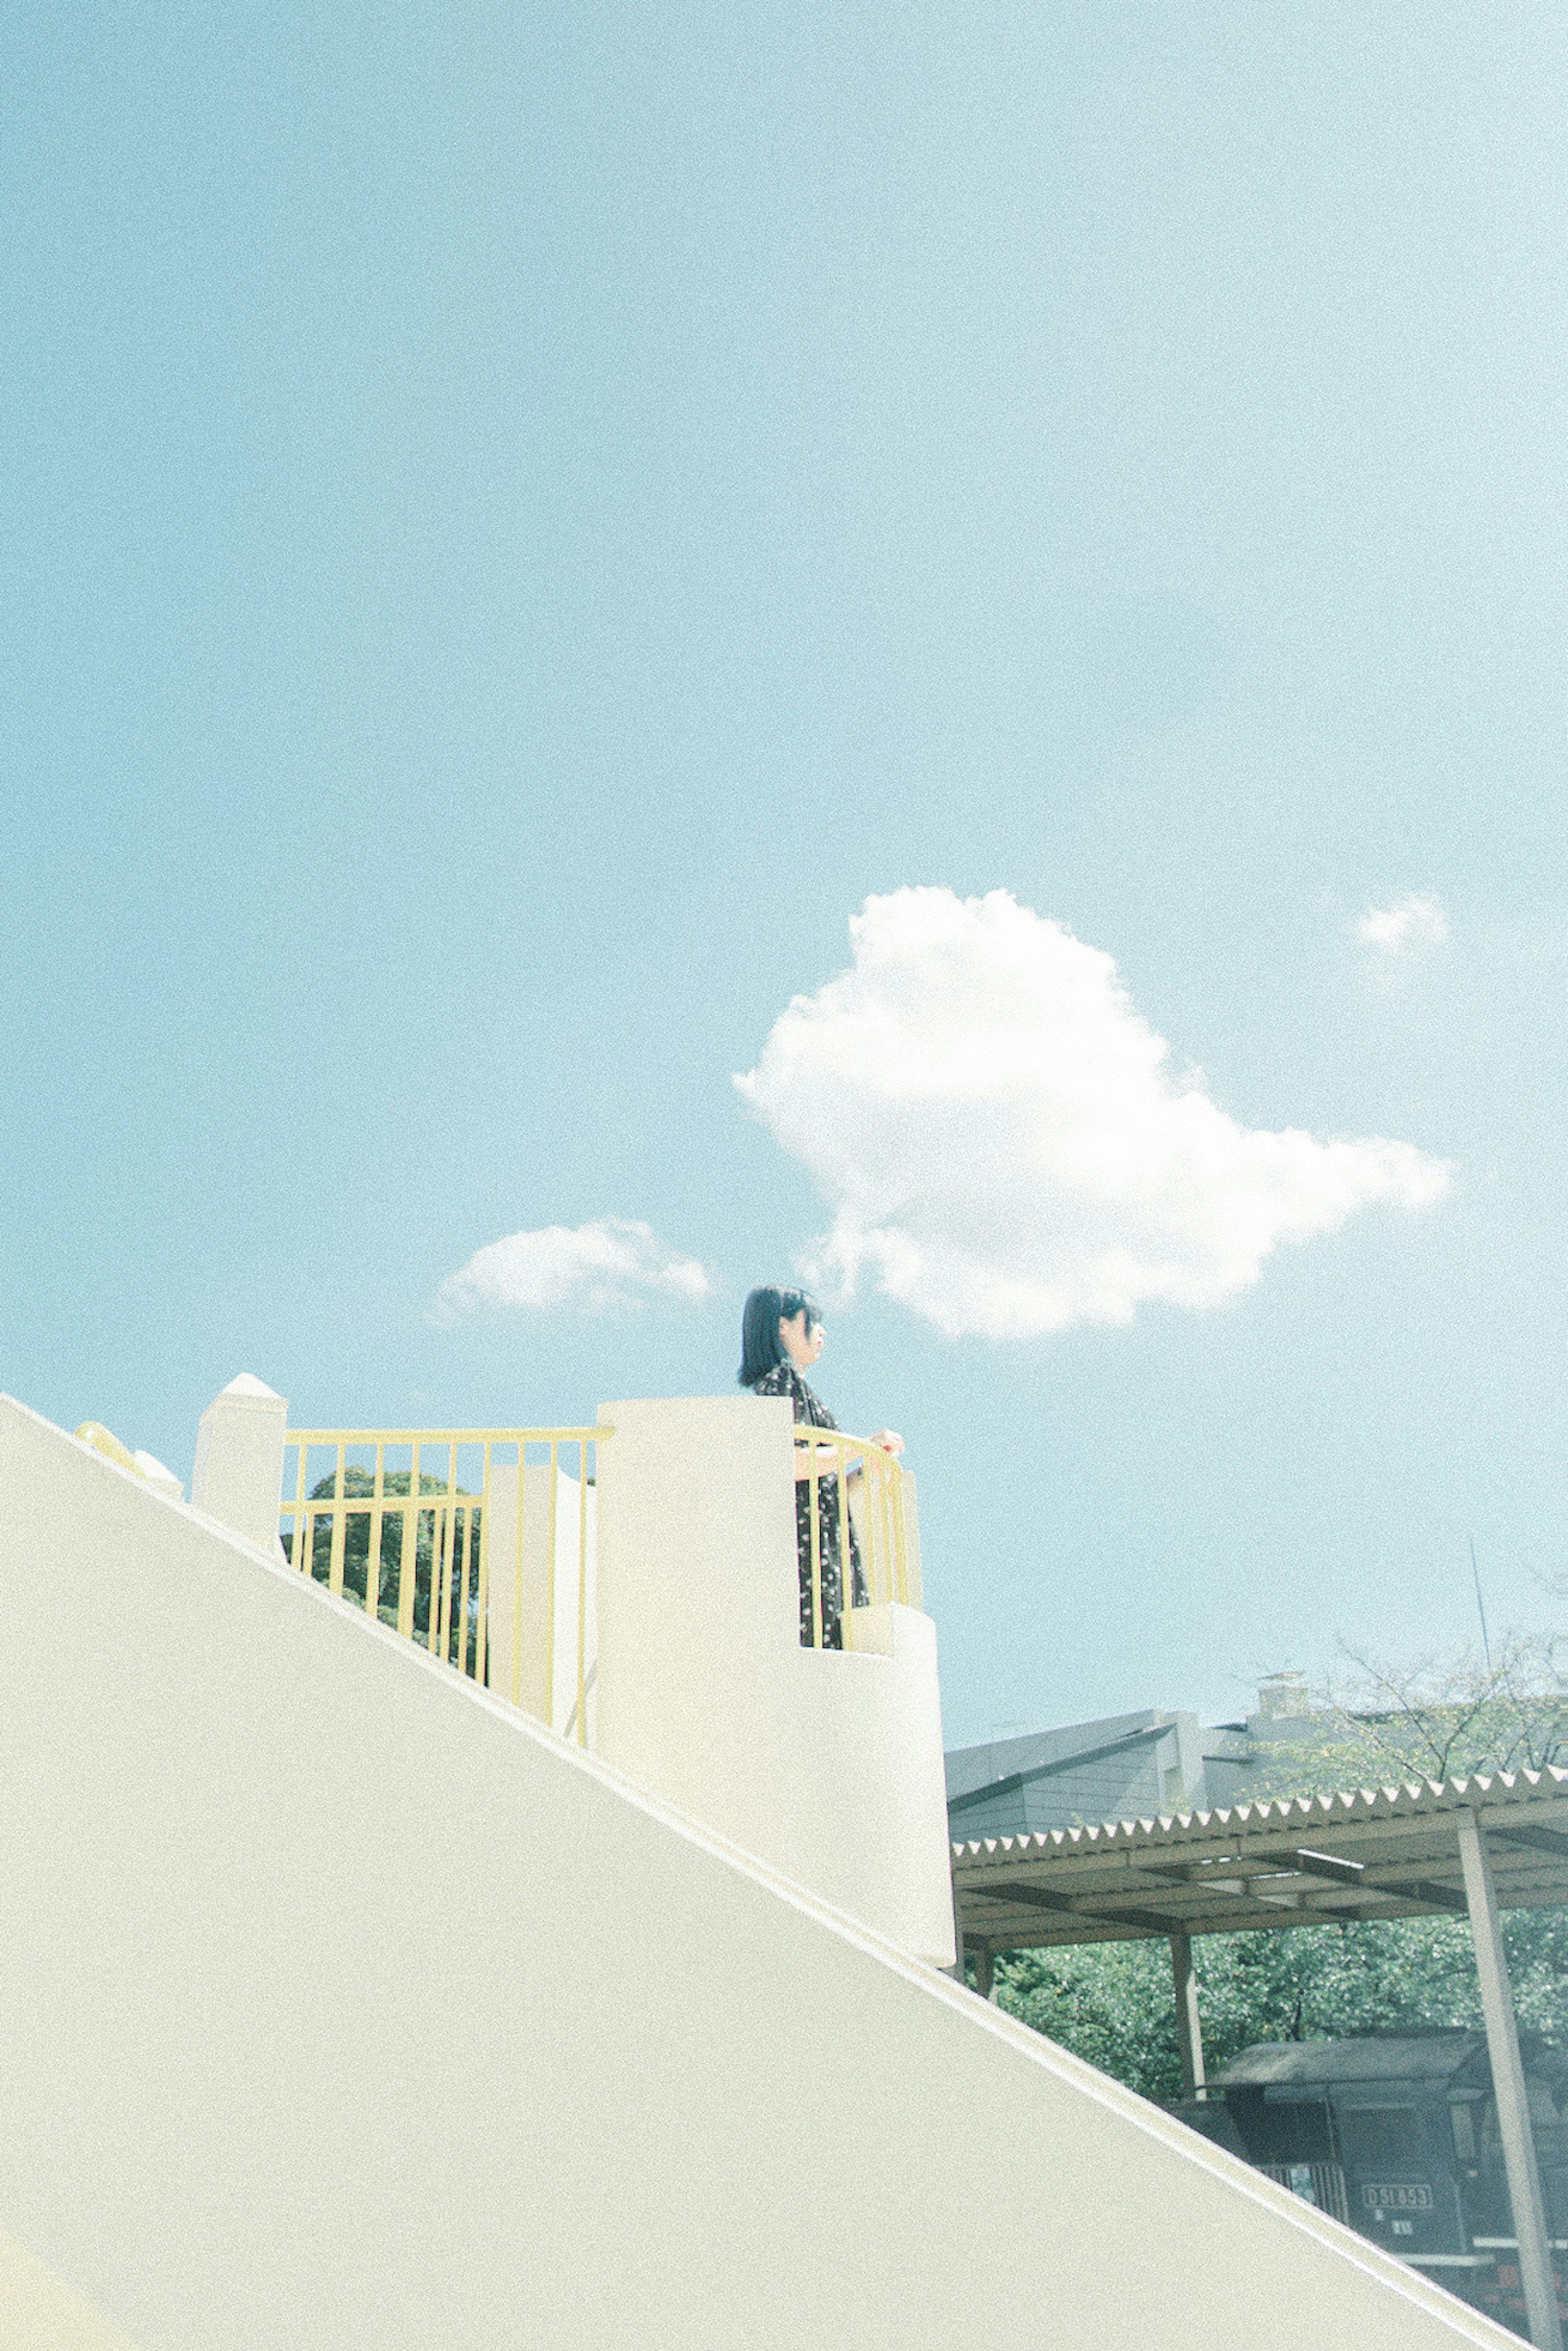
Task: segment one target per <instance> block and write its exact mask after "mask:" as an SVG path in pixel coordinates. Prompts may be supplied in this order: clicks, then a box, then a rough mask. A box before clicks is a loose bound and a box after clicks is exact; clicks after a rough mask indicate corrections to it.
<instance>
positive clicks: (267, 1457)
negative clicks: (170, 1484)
mask: <svg viewBox="0 0 1568 2351" xmlns="http://www.w3.org/2000/svg"><path fill="white" fill-rule="evenodd" d="M287 1425H288V1401H287V1397H286V1396H280V1395H277V1393H276V1392H275V1391H274V1390H273V1389H271V1388H269V1387H268V1386H267V1384H266V1383H265V1382H264V1381H262V1380H258V1379H256V1378H255V1377H254V1376H253V1374H251V1373H249V1372H242V1373H241V1374H240V1375H239V1377H238V1379H237V1380H231V1381H230V1382H229V1384H228V1385H227V1387H226V1388H225V1390H224V1392H223V1394H222V1395H219V1396H214V1398H213V1401H212V1403H211V1404H210V1405H208V1406H207V1408H206V1410H205V1412H204V1414H203V1415H202V1418H201V1425H200V1427H199V1428H198V1430H197V1434H196V1466H195V1468H193V1471H192V1472H191V1501H192V1504H193V1508H195V1509H196V1510H202V1511H204V1512H205V1514H206V1516H207V1517H208V1518H209V1519H216V1520H217V1521H218V1524H219V1525H220V1526H224V1527H227V1528H228V1529H229V1531H230V1532H231V1533H233V1534H236V1535H244V1537H245V1538H246V1541H247V1542H253V1543H259V1544H260V1545H261V1547H262V1549H263V1550H264V1551H270V1552H277V1555H278V1556H279V1558H281V1557H282V1556H283V1546H282V1543H281V1542H280V1541H279V1540H278V1532H277V1528H278V1520H279V1516H280V1510H279V1503H280V1500H281V1498H282V1491H283V1438H284V1432H285V1430H286V1429H287Z"/></svg>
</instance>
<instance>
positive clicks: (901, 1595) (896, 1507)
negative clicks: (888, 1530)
mask: <svg viewBox="0 0 1568 2351" xmlns="http://www.w3.org/2000/svg"><path fill="white" fill-rule="evenodd" d="M890 1475H891V1477H892V1479H893V1572H894V1594H893V1596H894V1599H895V1600H899V1601H902V1602H903V1604H904V1606H905V1607H906V1608H907V1607H908V1605H909V1546H908V1540H907V1538H906V1536H905V1534H904V1469H903V1466H902V1464H901V1463H899V1462H897V1461H895V1462H894V1465H893V1468H892V1470H891V1472H890Z"/></svg>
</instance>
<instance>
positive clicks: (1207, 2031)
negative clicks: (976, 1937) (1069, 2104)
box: [996, 1910, 1568, 2101]
mask: <svg viewBox="0 0 1568 2351" xmlns="http://www.w3.org/2000/svg"><path fill="white" fill-rule="evenodd" d="M1502 1925H1503V1941H1504V1943H1505V1945H1506V1946H1507V1949H1508V1958H1509V1968H1510V1972H1511V1975H1512V1978H1513V1994H1514V2002H1515V2005H1516V2007H1517V2009H1518V2011H1519V2021H1520V2024H1521V2028H1522V2029H1523V2030H1525V2031H1527V2032H1540V2033H1542V2034H1543V2035H1544V2036H1545V2037H1546V2038H1547V2039H1548V2040H1549V2041H1551V2042H1552V2043H1553V2044H1554V2045H1555V2046H1556V2047H1558V2048H1561V2049H1568V1912H1564V1911H1563V1910H1510V1911H1505V1912H1504V1914H1503V1922H1502ZM1193 1959H1194V1964H1195V1967H1196V1969H1197V1982H1198V2005H1199V2009H1200V2011H1201V2014H1202V2017H1203V2041H1204V2052H1205V2055H1206V2056H1207V2061H1208V2067H1209V2071H1210V2072H1211V2073H1215V2072H1218V2069H1219V2067H1220V2066H1222V2065H1223V2064H1226V2063H1227V2061H1228V2059H1230V2058H1231V2057H1234V2056H1235V2055H1236V2054H1237V2053H1238V2051H1239V2050H1242V2049H1246V2048H1249V2047H1250V2045H1251V2044H1252V2043H1254V2042H1258V2041H1289V2040H1292V2039H1298V2038H1299V2039H1304V2040H1312V2041H1319V2040H1331V2041H1332V2040H1336V2039H1338V2038H1339V2037H1341V2036H1342V2035H1343V2034H1345V2033H1352V2032H1376V2031H1378V2030H1385V2031H1386V2030H1389V2029H1391V2028H1396V2027H1398V2026H1401V2025H1404V2026H1407V2027H1408V2028H1410V2029H1411V2030H1413V2031H1414V2030H1416V2029H1419V2028H1422V2027H1426V2026H1428V2025H1437V2024H1466V2025H1473V2026H1477V2027H1479V2024H1480V2022H1481V2011H1480V1994H1479V1989H1478V1986H1477V1983H1476V1970H1475V1952H1474V1949H1473V1947H1472V1945H1471V1942H1470V1931H1469V1922H1468V1921H1467V1920H1466V1919H1464V1918H1459V1917H1452V1918H1449V1917H1443V1918H1378V1919H1360V1920H1356V1921H1355V1922H1354V1923H1346V1924H1344V1925H1343V1926H1322V1927H1298V1928H1286V1929H1284V1930H1278V1931H1277V1930H1272V1929H1269V1928H1261V1929H1258V1930H1256V1931H1254V1932H1251V1933H1249V1934H1243V1935H1204V1936H1200V1937H1198V1938H1197V1939H1196V1940H1195V1942H1194V1944H1193ZM996 1980H997V1993H998V2001H999V2003H1000V2005H1001V2006H1002V2007H1003V2008H1005V2009H1007V2010H1008V2011H1009V2013H1010V2014H1012V2015H1014V2016H1017V2017H1019V2018H1020V2019H1021V2020H1022V2022H1024V2023H1025V2024H1032V2025H1033V2026H1034V2028H1035V2029H1036V2031H1037V2032H1043V2033H1044V2034H1045V2035H1046V2036H1047V2038H1048V2039H1050V2040H1051V2041H1056V2042H1059V2043H1061V2046H1062V2047H1063V2048H1064V2049H1071V2050H1072V2051H1073V2052H1074V2053H1075V2054H1076V2055H1078V2056H1080V2057H1086V2058H1087V2059H1088V2060H1089V2063H1090V2064H1092V2065H1098V2066H1099V2067H1100V2069H1101V2071H1102V2072H1103V2073H1106V2074H1112V2075H1113V2077H1114V2078H1115V2079H1116V2080H1117V2081H1119V2082H1125V2083H1126V2084H1127V2085H1128V2087H1129V2088H1130V2089H1134V2090H1141V2091H1142V2092H1143V2094H1144V2095H1145V2097H1148V2098H1157V2099H1162V2100H1166V2101H1173V2100H1175V2099H1176V2098H1179V2097H1180V2095H1181V2060H1180V2057H1179V2055H1178V2053H1177V2049H1176V2006H1175V1998H1174V1994H1173V1991H1172V1986H1171V1961H1170V1947H1169V1945H1168V1944H1167V1943H1166V1941H1165V1940H1164V1938H1161V1939H1160V1940H1158V1941H1150V1942H1138V1943H1099V1944H1080V1945H1078V1946H1076V1947H1064V1948H1061V1949H1055V1950H1044V1951H1018V1952H1015V1953H1013V1954H1012V1956H1011V1957H1009V1958H1006V1959H1003V1958H998V1960H997V1967H996Z"/></svg>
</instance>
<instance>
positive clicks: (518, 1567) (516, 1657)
mask: <svg viewBox="0 0 1568 2351" xmlns="http://www.w3.org/2000/svg"><path fill="white" fill-rule="evenodd" d="M527 1449H528V1439H527V1438H526V1437H518V1439H517V1550H516V1552H514V1554H513V1558H512V1704H513V1705H514V1706H521V1704H522V1702H523V1488H524V1486H525V1485H526V1484H527V1482H528V1481H527V1479H526V1478H525V1476H524V1473H523V1456H524V1454H525V1452H526V1451H527ZM554 1593H555V1587H554V1586H553V1584H552V1586H551V1587H550V1595H551V1600H552V1602H553V1599H554ZM554 1636H555V1614H554V1610H553V1607H552V1609H551V1612H550V1614H549V1632H548V1633H547V1635H546V1638H547V1640H551V1639H553V1638H554Z"/></svg>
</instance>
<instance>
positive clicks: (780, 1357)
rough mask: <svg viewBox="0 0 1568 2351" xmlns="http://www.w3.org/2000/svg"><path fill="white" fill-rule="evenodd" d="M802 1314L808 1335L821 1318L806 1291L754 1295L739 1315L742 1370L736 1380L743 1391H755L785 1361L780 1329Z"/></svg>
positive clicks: (781, 1291) (771, 1292)
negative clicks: (774, 1368)
mask: <svg viewBox="0 0 1568 2351" xmlns="http://www.w3.org/2000/svg"><path fill="white" fill-rule="evenodd" d="M802 1312H803V1313H804V1315H805V1317H806V1330H807V1333H808V1335H809V1334H810V1332H813V1331H814V1330H815V1329H816V1327H817V1325H818V1323H819V1322H821V1319H822V1318H821V1315H820V1314H819V1313H818V1311H817V1301H816V1300H815V1299H814V1298H808V1297H807V1295H806V1293H805V1291H804V1290H753V1291H752V1292H751V1294H750V1296H749V1297H748V1298H747V1301H746V1304H745V1305H744V1306H743V1307H742V1309H741V1311H740V1369H739V1371H738V1372H737V1374H736V1377H737V1379H738V1380H739V1382H740V1384H741V1386H742V1387H743V1388H754V1387H755V1386H756V1385H757V1383H758V1380H760V1379H763V1378H765V1377H766V1376H767V1374H768V1373H769V1372H770V1371H771V1370H772V1369H773V1366H774V1364H782V1363H783V1362H785V1361H786V1357H785V1353H784V1348H783V1343H782V1342H781V1341H780V1339H779V1324H780V1322H793V1321H794V1320H795V1317H796V1315H797V1314H800V1313H802Z"/></svg>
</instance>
